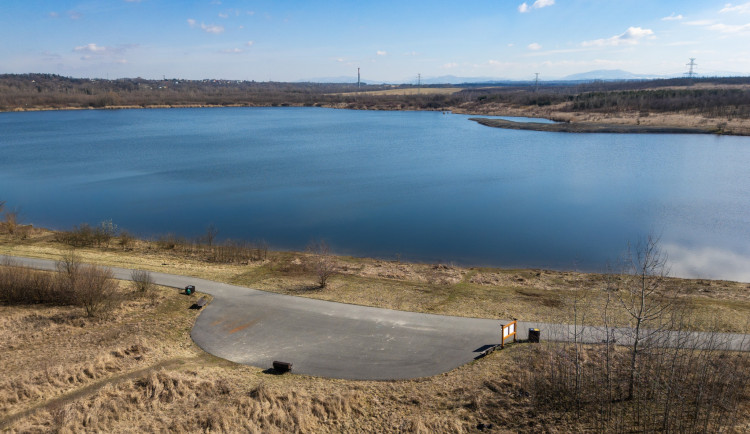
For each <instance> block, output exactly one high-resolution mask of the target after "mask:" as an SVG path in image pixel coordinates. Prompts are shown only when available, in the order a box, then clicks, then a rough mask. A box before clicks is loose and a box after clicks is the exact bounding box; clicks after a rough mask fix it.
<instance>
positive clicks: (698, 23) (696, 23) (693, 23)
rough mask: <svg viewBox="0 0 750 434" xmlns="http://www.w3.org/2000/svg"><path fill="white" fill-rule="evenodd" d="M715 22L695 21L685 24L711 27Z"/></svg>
mask: <svg viewBox="0 0 750 434" xmlns="http://www.w3.org/2000/svg"><path fill="white" fill-rule="evenodd" d="M715 22H716V21H714V20H695V21H687V22H685V24H687V25H688V26H710V25H711V24H713V23H715Z"/></svg>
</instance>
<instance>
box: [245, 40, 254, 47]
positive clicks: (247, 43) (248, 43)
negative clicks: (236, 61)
mask: <svg viewBox="0 0 750 434" xmlns="http://www.w3.org/2000/svg"><path fill="white" fill-rule="evenodd" d="M254 43H255V41H247V42H245V46H246V47H252V46H253V44H254Z"/></svg>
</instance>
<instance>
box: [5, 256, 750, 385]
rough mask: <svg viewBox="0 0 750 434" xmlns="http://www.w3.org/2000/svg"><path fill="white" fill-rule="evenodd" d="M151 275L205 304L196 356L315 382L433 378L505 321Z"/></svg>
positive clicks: (523, 326) (563, 337)
mask: <svg viewBox="0 0 750 434" xmlns="http://www.w3.org/2000/svg"><path fill="white" fill-rule="evenodd" d="M0 258H2V259H4V258H8V257H0ZM10 259H12V260H13V261H15V262H16V263H18V264H22V265H27V266H30V267H34V268H38V269H45V270H54V269H55V262H54V261H51V260H44V259H31V258H21V257H10ZM112 271H113V273H114V275H115V277H116V278H118V279H123V280H130V278H131V272H132V270H129V269H122V268H112ZM151 276H152V277H153V279H154V281H155V283H157V284H159V285H164V286H169V287H174V288H184V287H185V286H186V285H195V287H196V290H197V291H200V292H204V293H207V294H211V295H212V296H213V297H214V300H213V301H212V302H211V304H209V305H208V306H207V307H205V308H204V309H203V311H202V312H201V314H200V315H199V316H198V319H197V320H196V323H195V326H194V327H193V330H192V333H191V336H192V338H193V340H194V341H195V342H196V344H198V346H200V347H201V348H202V349H204V350H205V351H207V352H209V353H211V354H214V355H216V356H218V357H221V358H224V359H227V360H231V361H233V362H237V363H242V364H246V365H252V366H256V367H259V368H270V367H271V365H272V362H273V361H274V360H279V361H284V362H291V363H293V371H294V372H296V373H299V374H308V375H315V376H322V377H331V378H346V379H360V380H391V379H406V378H418V377H427V376H432V375H437V374H440V373H443V372H447V371H450V370H451V369H454V368H456V367H458V366H461V365H463V364H465V363H468V362H470V361H472V360H474V359H475V358H477V357H478V356H479V355H480V353H481V352H482V351H483V350H485V349H487V348H488V347H491V346H493V345H497V344H499V343H500V336H501V327H502V324H505V323H507V322H509V321H503V320H489V319H477V318H462V317H453V316H445V315H430V314H423V313H414V312H403V311H396V310H390V309H380V308H374V307H366V306H357V305H351V304H343V303H335V302H329V301H322V300H315V299H310V298H303V297H293V296H288V295H283V294H275V293H270V292H265V291H259V290H255V289H250V288H246V287H242V286H235V285H229V284H226V283H219V282H213V281H210V280H204V279H198V278H195V277H189V276H178V275H174V274H165V273H157V272H151ZM175 296H177V294H175ZM180 296H181V297H184V295H180ZM529 328H539V329H540V330H541V338H542V339H543V340H556V341H569V340H571V339H572V336H573V332H574V331H578V336H579V339H581V340H583V341H584V342H590V343H597V342H602V341H603V340H604V339H605V336H606V335H605V333H604V331H603V330H601V329H599V328H595V327H586V328H583V329H581V328H580V326H579V328H577V329H574V328H573V327H572V326H569V325H561V324H546V323H533V322H521V321H519V322H518V336H517V338H518V339H519V340H525V339H527V337H528V329H529ZM629 332H630V331H629V330H628V329H617V330H615V336H616V339H617V342H618V343H622V344H627V342H628V341H629V335H630V333H629ZM707 337H708V335H706V334H702V333H688V334H682V335H679V336H673V337H672V338H671V340H670V341H669V342H666V343H665V345H669V346H675V345H681V346H684V345H692V344H694V343H696V342H699V345H704V343H703V342H704V341H705V340H706V338H707ZM713 338H714V340H715V343H717V344H721V345H723V348H727V349H734V350H745V351H747V350H748V349H749V348H750V345H749V344H750V337H748V336H747V335H740V334H716V335H715V336H713Z"/></svg>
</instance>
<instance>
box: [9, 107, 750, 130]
mask: <svg viewBox="0 0 750 434" xmlns="http://www.w3.org/2000/svg"><path fill="white" fill-rule="evenodd" d="M220 107H322V108H335V109H346V110H374V111H442V112H452V113H456V114H465V115H476V116H508V117H529V118H544V119H550V120H553V121H556V122H557V123H555V124H543V123H535V122H513V121H507V120H502V119H488V118H480V117H476V118H471V120H473V121H475V122H478V123H480V124H482V125H486V126H489V127H495V128H506V129H517V130H531V131H550V132H569V133H620V134H719V135H735V136H750V119H736V118H735V119H732V120H726V119H718V118H716V119H715V118H706V117H704V116H700V115H690V114H684V113H655V114H652V115H651V116H647V117H643V116H642V115H641V114H640V113H616V114H603V113H588V112H563V111H559V110H555V109H551V108H539V107H516V106H509V105H505V104H493V105H491V106H482V107H479V108H477V107H473V106H471V105H461V106H458V107H454V106H449V107H441V108H436V109H424V108H420V107H412V106H403V105H401V106H394V105H389V104H382V105H381V104H378V105H362V104H359V103H337V104H328V103H316V104H312V105H311V104H302V103H288V104H287V103H284V104H164V105H161V104H158V105H143V106H141V105H118V106H105V107H74V106H68V107H16V108H13V109H10V110H0V113H2V112H31V111H60V110H126V109H165V108H220Z"/></svg>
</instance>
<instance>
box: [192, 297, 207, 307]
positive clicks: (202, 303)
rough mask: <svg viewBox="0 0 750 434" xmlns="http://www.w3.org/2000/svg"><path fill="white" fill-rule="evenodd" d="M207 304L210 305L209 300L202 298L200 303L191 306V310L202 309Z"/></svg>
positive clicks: (199, 300)
mask: <svg viewBox="0 0 750 434" xmlns="http://www.w3.org/2000/svg"><path fill="white" fill-rule="evenodd" d="M206 304H208V299H207V298H206V297H201V298H199V299H198V301H196V302H195V303H193V305H192V306H190V309H200V308H202V307H203V306H205V305H206Z"/></svg>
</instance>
